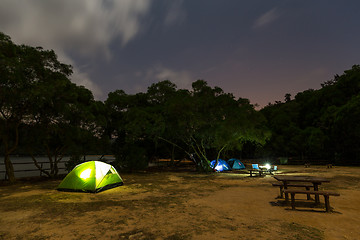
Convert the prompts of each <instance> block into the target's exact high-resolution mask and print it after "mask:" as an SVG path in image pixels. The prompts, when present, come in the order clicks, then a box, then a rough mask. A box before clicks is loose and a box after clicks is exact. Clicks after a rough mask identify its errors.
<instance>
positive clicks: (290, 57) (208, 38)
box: [0, 0, 360, 106]
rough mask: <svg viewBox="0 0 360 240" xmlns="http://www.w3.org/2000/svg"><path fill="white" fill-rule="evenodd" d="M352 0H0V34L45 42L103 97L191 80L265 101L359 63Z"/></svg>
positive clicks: (359, 36)
mask: <svg viewBox="0 0 360 240" xmlns="http://www.w3.org/2000/svg"><path fill="white" fill-rule="evenodd" d="M359 11H360V1H358V0H348V1H346V3H345V2H344V1H336V0H316V1H289V0H258V1H238V0H1V1H0V31H1V32H4V33H5V34H7V35H9V36H10V37H11V38H12V40H13V41H14V42H15V43H17V44H27V45H31V46H42V47H43V48H44V49H53V50H54V51H55V52H56V54H57V55H58V56H59V60H60V61H61V62H63V63H66V64H71V65H72V66H73V67H74V74H73V75H72V76H71V80H72V81H73V82H74V83H77V84H79V85H83V86H85V87H86V88H88V89H90V90H91V91H92V92H93V94H94V96H95V98H96V99H99V100H105V99H106V96H107V94H108V93H109V92H112V91H115V90H117V89H122V90H124V91H125V92H127V93H129V94H134V93H137V92H139V91H146V90H147V88H148V87H149V86H150V85H151V84H153V83H156V82H158V81H163V80H166V79H167V80H170V81H171V82H173V83H175V84H176V85H177V87H178V88H187V89H189V88H191V83H192V82H194V81H196V80H197V79H203V80H205V81H207V83H208V85H209V86H212V87H213V86H219V87H221V88H222V89H223V90H224V91H225V92H230V93H233V94H234V96H236V97H243V98H248V99H249V100H250V102H251V103H254V104H255V103H258V104H259V105H260V106H265V105H267V104H268V103H269V102H274V101H276V100H282V99H283V96H284V95H285V94H286V93H290V94H292V96H295V95H296V93H298V92H300V91H304V90H307V89H309V88H313V89H316V88H320V84H321V83H323V82H324V81H328V80H330V79H331V78H332V77H333V76H334V74H341V73H342V72H343V71H344V70H346V69H349V68H351V66H352V65H354V64H359V63H360V55H359V52H360V49H359V44H358V43H359V42H360V32H359V31H358V28H359V23H360V15H359Z"/></svg>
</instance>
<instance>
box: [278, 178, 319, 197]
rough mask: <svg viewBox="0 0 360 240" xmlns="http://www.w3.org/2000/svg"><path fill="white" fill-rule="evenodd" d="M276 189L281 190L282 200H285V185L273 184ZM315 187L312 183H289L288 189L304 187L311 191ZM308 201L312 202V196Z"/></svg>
mask: <svg viewBox="0 0 360 240" xmlns="http://www.w3.org/2000/svg"><path fill="white" fill-rule="evenodd" d="M271 184H272V185H273V186H274V187H279V188H280V195H279V196H280V198H284V183H283V182H280V181H278V182H274V183H271ZM312 186H313V184H312V183H308V182H304V183H303V182H294V183H288V184H287V187H304V188H305V189H306V190H310V188H311V187H312ZM307 200H310V194H308V195H307Z"/></svg>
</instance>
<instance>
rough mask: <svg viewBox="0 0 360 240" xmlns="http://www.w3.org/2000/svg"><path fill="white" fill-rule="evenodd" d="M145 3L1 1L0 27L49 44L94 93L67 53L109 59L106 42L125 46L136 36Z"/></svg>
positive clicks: (29, 40) (25, 40)
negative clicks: (114, 42)
mask: <svg viewBox="0 0 360 240" xmlns="http://www.w3.org/2000/svg"><path fill="white" fill-rule="evenodd" d="M149 6H150V1H148V0H121V1H116V0H112V1H111V0H107V1H98V0H76V1H73V0H61V1H59V0H46V1H42V0H16V1H13V0H3V1H1V2H0V22H1V24H0V27H1V31H4V32H5V33H6V34H9V35H10V36H11V38H12V39H13V40H14V41H15V42H17V43H26V44H29V45H32V46H38V45H41V46H42V47H44V48H48V49H50V48H51V49H54V50H55V51H56V53H57V54H58V56H59V59H60V60H61V61H64V62H66V63H68V64H72V65H73V67H74V75H73V77H72V78H73V81H74V82H75V83H78V84H81V85H84V86H85V87H87V88H89V89H90V90H92V91H93V93H94V95H95V96H99V95H101V94H102V92H101V90H100V88H99V87H98V85H97V84H96V83H94V82H93V81H92V80H91V79H90V77H89V76H88V74H87V73H85V72H82V71H81V70H80V69H79V68H78V67H77V65H76V63H75V62H74V60H72V57H71V56H70V55H74V54H76V55H79V56H81V57H84V58H86V57H89V58H96V57H99V56H100V57H103V58H105V60H110V59H111V57H112V52H111V49H110V43H111V42H112V41H114V40H115V39H120V43H119V44H121V46H125V45H126V44H127V43H128V42H129V41H131V40H132V39H133V38H134V37H136V35H137V34H138V33H139V31H140V30H141V23H140V22H141V17H142V16H143V15H144V14H146V13H147V11H148V9H149ZM69 53H71V54H69Z"/></svg>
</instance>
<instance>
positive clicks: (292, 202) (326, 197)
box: [284, 189, 340, 212]
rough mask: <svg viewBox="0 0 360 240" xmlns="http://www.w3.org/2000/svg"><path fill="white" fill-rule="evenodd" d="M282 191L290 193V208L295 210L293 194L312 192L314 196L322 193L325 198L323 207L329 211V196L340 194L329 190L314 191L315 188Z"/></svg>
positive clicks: (308, 193)
mask: <svg viewBox="0 0 360 240" xmlns="http://www.w3.org/2000/svg"><path fill="white" fill-rule="evenodd" d="M284 193H289V194H290V195H291V208H292V209H293V210H295V194H307V195H308V196H309V195H310V194H313V195H315V196H319V195H323V196H324V199H325V209H326V212H330V201H329V197H330V196H340V194H339V193H336V192H329V191H315V190H298V189H284Z"/></svg>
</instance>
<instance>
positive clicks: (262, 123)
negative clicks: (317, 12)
mask: <svg viewBox="0 0 360 240" xmlns="http://www.w3.org/2000/svg"><path fill="white" fill-rule="evenodd" d="M71 74H72V68H71V66H70V65H66V64H63V63H60V62H59V61H58V59H57V56H56V54H55V52H54V51H49V50H44V49H42V48H40V47H37V48H34V47H30V46H26V45H16V44H14V43H13V42H12V41H11V39H10V37H8V36H7V35H5V34H2V33H0V147H1V151H2V153H3V156H4V163H5V167H6V171H7V176H8V179H9V180H10V181H15V177H14V171H13V170H14V169H13V166H12V163H11V155H13V154H25V155H28V156H31V157H32V159H33V161H34V164H35V165H36V166H37V167H38V168H39V169H40V170H41V171H42V172H43V173H44V174H46V175H48V176H49V177H54V176H56V175H57V173H58V169H57V164H58V162H59V161H60V160H61V159H62V157H63V156H64V155H70V156H72V157H71V161H70V162H69V164H68V166H69V168H71V166H73V164H76V163H79V162H81V161H83V159H82V158H81V156H85V155H86V154H114V155H115V156H116V162H115V163H114V164H115V165H116V167H118V168H121V169H128V170H134V169H141V168H145V167H147V165H148V162H149V160H150V159H152V158H170V159H171V160H172V163H173V164H176V163H178V161H179V160H181V159H184V158H187V159H191V160H193V161H194V163H195V164H196V166H197V169H198V170H201V171H209V170H211V169H209V164H208V161H209V160H213V159H218V158H220V157H223V158H228V157H239V158H241V157H265V156H266V157H269V156H270V157H277V156H287V157H298V158H303V159H305V158H306V159H324V158H325V159H330V160H333V161H335V162H336V163H342V164H356V163H359V158H360V154H359V151H360V148H359V142H360V139H359V138H360V132H359V131H360V125H359V122H358V119H360V106H359V105H360V96H359V89H360V67H359V66H354V67H353V68H352V69H351V70H348V71H345V73H344V74H343V75H341V76H335V78H334V79H333V80H331V81H328V82H325V83H324V84H323V85H322V88H321V89H320V90H307V91H304V92H301V93H298V94H297V95H296V96H295V99H293V100H292V99H291V95H290V94H286V95H285V101H284V102H276V103H275V104H269V106H267V107H265V108H263V109H262V110H261V111H256V110H255V109H254V106H253V105H251V104H250V102H249V100H248V99H244V98H238V99H236V98H235V97H234V96H233V95H232V94H231V93H225V92H224V91H223V90H222V89H221V88H219V87H210V86H208V84H207V82H206V81H204V80H197V81H195V82H193V83H192V88H191V89H190V90H186V89H178V88H177V86H176V85H175V84H173V83H172V82H170V81H168V80H165V81H161V82H158V83H155V84H152V85H151V86H150V87H149V88H148V89H147V92H145V93H137V94H126V93H125V92H124V91H123V90H116V91H114V92H111V93H109V95H108V98H107V99H106V100H105V101H104V102H101V101H96V100H94V97H93V95H92V93H91V92H90V91H89V90H88V89H86V88H84V87H82V86H77V85H75V84H73V83H71V81H70V76H71ZM38 155H46V156H47V157H48V159H49V163H50V170H45V169H41V166H40V165H39V164H38V163H37V159H36V156H38Z"/></svg>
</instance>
